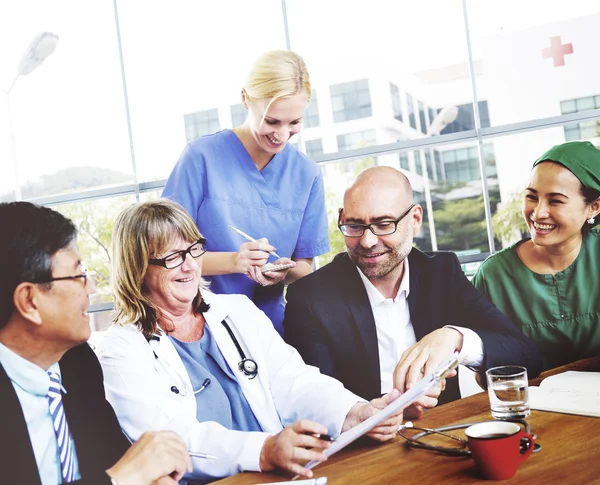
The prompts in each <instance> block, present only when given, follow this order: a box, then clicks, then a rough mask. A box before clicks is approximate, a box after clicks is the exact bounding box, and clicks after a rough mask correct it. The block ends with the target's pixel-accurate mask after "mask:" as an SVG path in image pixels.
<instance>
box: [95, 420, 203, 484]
mask: <svg viewBox="0 0 600 485" xmlns="http://www.w3.org/2000/svg"><path fill="white" fill-rule="evenodd" d="M191 471H192V461H191V460H190V457H189V455H188V452H187V449H186V446H185V443H184V442H183V440H182V439H181V438H180V437H179V435H178V434H177V433H174V432H173V431H150V432H147V433H144V434H143V435H142V436H141V437H140V439H139V440H137V441H136V442H135V443H134V444H133V445H132V446H131V447H130V448H129V449H128V450H127V452H126V453H125V454H124V455H123V457H122V458H121V459H120V460H119V461H118V462H117V463H115V464H114V465H113V466H112V467H110V468H109V469H108V470H106V473H107V475H108V476H109V477H111V478H114V479H115V481H116V482H117V483H118V484H119V485H150V484H151V483H153V482H154V481H155V480H158V479H161V478H162V479H163V480H162V481H161V482H160V483H161V484H165V485H166V484H169V483H172V484H174V485H175V484H177V483H178V481H179V480H180V479H181V478H182V477H183V475H184V474H185V473H186V472H191ZM169 480H170V481H169Z"/></svg>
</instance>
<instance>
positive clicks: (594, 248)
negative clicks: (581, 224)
mask: <svg viewBox="0 0 600 485" xmlns="http://www.w3.org/2000/svg"><path fill="white" fill-rule="evenodd" d="M522 242H524V241H521V242H518V243H517V244H515V245H513V246H511V247H509V248H506V249H503V250H502V251H499V252H498V253H496V254H493V255H492V256H490V257H489V258H488V259H486V260H485V261H484V262H483V264H482V265H481V267H480V268H479V270H478V271H477V274H475V276H474V278H473V284H474V285H475V287H476V288H477V289H478V290H479V291H480V292H481V293H483V294H484V295H485V296H486V297H487V298H488V299H489V300H490V301H491V302H492V303H493V304H494V305H496V306H497V307H498V308H499V309H500V310H501V311H502V312H503V313H504V314H505V315H506V316H507V317H508V318H509V319H510V320H512V322H513V323H514V324H516V325H518V326H519V327H520V328H521V330H522V331H523V333H524V334H525V335H527V336H528V337H529V338H531V339H532V340H533V341H534V342H536V343H537V345H538V347H539V349H540V351H541V353H542V355H543V357H544V369H551V368H553V367H557V366H560V365H563V364H567V363H569V362H573V361H576V360H579V359H584V358H586V357H592V356H598V355H600V229H592V230H591V231H589V232H584V234H583V242H582V245H581V250H580V252H579V255H578V256H577V259H576V260H575V261H574V262H573V264H572V265H571V266H569V267H568V268H567V269H565V270H564V271H560V272H558V273H556V274H555V275H550V274H538V273H534V272H533V271H531V270H530V269H529V268H527V266H525V265H524V264H523V262H522V261H521V259H520V258H519V256H518V255H517V246H518V245H519V244H521V243H522Z"/></svg>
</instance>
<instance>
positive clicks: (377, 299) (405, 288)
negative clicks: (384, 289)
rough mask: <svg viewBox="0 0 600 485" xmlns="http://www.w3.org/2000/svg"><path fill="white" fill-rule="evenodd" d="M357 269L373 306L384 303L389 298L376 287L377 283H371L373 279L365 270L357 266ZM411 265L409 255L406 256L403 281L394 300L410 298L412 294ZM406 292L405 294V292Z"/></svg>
mask: <svg viewBox="0 0 600 485" xmlns="http://www.w3.org/2000/svg"><path fill="white" fill-rule="evenodd" d="M356 271H358V274H359V276H360V279H361V280H362V281H363V284H364V285H365V290H367V296H368V298H369V303H371V307H376V306H377V305H379V304H381V303H383V302H384V301H385V300H388V299H389V298H385V297H384V296H383V295H382V294H381V292H380V291H379V290H378V289H377V288H375V285H373V283H371V280H369V278H367V277H366V276H365V275H364V274H363V272H362V271H361V270H360V269H359V268H358V266H356ZM409 272H410V271H409V265H408V257H406V258H404V272H403V273H402V281H400V287H399V288H398V293H396V296H395V297H394V298H393V301H394V302H396V301H398V299H399V298H408V295H409V294H410V276H409ZM403 293H404V294H403Z"/></svg>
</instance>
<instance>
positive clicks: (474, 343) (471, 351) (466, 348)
mask: <svg viewBox="0 0 600 485" xmlns="http://www.w3.org/2000/svg"><path fill="white" fill-rule="evenodd" d="M444 328H453V329H454V330H456V331H457V332H460V333H461V334H462V336H463V344H462V349H461V350H460V352H459V354H458V362H459V363H460V364H462V365H465V366H467V367H474V368H478V367H481V365H482V364H483V341H482V340H481V337H479V335H477V332H474V331H473V330H471V329H470V328H465V327H456V326H454V325H446V326H445V327H444Z"/></svg>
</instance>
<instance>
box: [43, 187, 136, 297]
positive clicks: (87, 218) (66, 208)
mask: <svg viewBox="0 0 600 485" xmlns="http://www.w3.org/2000/svg"><path fill="white" fill-rule="evenodd" d="M133 202H135V197H134V196H124V197H114V198H108V199H98V200H89V201H85V202H74V203H72V204H64V205H59V206H56V207H52V208H53V209H56V210H57V211H59V212H60V213H61V214H63V215H65V216H66V217H68V218H69V219H71V220H72V221H73V222H74V223H75V224H76V225H77V228H78V230H79V235H78V238H77V245H78V246H79V250H80V251H81V256H82V260H83V261H85V263H86V264H87V266H88V268H89V269H90V270H91V271H94V272H95V275H94V279H95V281H96V293H94V294H93V295H92V296H91V297H90V299H91V303H92V305H95V304H98V303H106V302H110V301H112V295H111V289H110V244H111V239H112V231H113V226H114V222H115V219H116V217H117V215H118V214H119V212H121V211H122V210H123V209H124V208H125V207H127V206H128V205H129V204H132V203H133Z"/></svg>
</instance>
